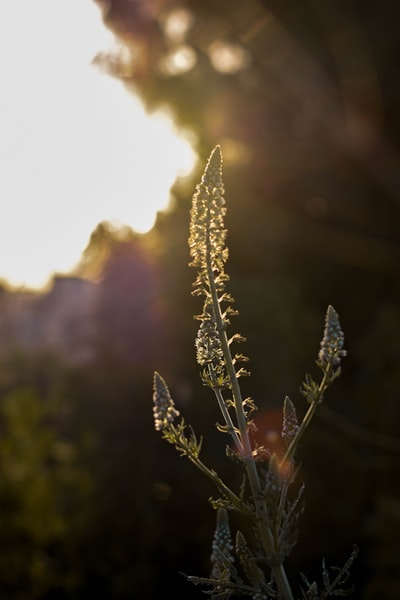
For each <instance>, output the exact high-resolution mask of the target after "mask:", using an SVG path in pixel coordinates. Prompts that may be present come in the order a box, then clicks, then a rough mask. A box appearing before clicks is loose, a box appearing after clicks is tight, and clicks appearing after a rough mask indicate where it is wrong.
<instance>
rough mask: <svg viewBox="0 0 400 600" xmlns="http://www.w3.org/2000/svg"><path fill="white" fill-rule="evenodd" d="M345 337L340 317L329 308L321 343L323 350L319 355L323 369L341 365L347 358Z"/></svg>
mask: <svg viewBox="0 0 400 600" xmlns="http://www.w3.org/2000/svg"><path fill="white" fill-rule="evenodd" d="M343 345H344V335H343V331H342V329H341V327H340V323H339V317H338V314H337V312H336V311H335V309H334V308H333V306H330V305H329V306H328V309H327V311H326V316H325V329H324V336H323V338H322V341H321V349H320V351H319V354H318V360H319V362H320V363H321V365H322V367H326V366H327V365H328V364H332V365H334V366H337V365H339V363H340V359H341V358H342V357H344V356H346V354H347V352H346V350H344V349H343Z"/></svg>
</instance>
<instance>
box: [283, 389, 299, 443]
mask: <svg viewBox="0 0 400 600" xmlns="http://www.w3.org/2000/svg"><path fill="white" fill-rule="evenodd" d="M298 428H299V423H298V421H297V415H296V408H295V406H294V404H293V402H292V401H291V399H290V398H289V396H286V398H285V400H284V402H283V424H282V439H283V441H284V443H285V446H286V448H289V446H290V444H291V442H292V440H293V438H294V437H295V435H296V433H297V430H298Z"/></svg>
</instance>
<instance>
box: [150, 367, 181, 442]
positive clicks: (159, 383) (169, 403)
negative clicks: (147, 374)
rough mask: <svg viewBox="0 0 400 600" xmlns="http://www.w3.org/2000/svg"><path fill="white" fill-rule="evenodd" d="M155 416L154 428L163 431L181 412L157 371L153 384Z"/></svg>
mask: <svg viewBox="0 0 400 600" xmlns="http://www.w3.org/2000/svg"><path fill="white" fill-rule="evenodd" d="M153 415H154V427H155V429H156V430H157V431H163V430H164V429H166V428H167V427H168V425H169V424H170V423H173V422H174V420H175V419H176V417H179V411H178V410H177V409H176V408H175V405H174V401H173V400H172V398H171V394H170V393H169V390H168V387H167V384H166V383H165V381H164V379H163V378H162V377H161V375H160V374H159V373H157V371H156V372H155V373H154V382H153Z"/></svg>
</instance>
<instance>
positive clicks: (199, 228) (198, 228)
mask: <svg viewBox="0 0 400 600" xmlns="http://www.w3.org/2000/svg"><path fill="white" fill-rule="evenodd" d="M223 194H224V184H223V181H222V155H221V149H220V147H219V146H216V147H215V148H214V150H213V151H212V153H211V155H210V158H209V159H208V162H207V165H206V168H205V170H204V173H203V176H202V178H201V182H200V183H199V184H198V185H197V186H196V192H195V194H194V195H193V201H192V208H191V211H190V234H189V248H190V256H191V258H192V262H191V266H193V267H198V268H199V269H200V270H201V271H204V274H205V277H202V276H200V277H199V280H198V282H199V283H203V284H204V283H205V281H206V280H207V279H208V274H207V266H210V267H211V269H212V271H213V273H215V272H217V273H222V272H223V269H224V264H225V262H226V260H227V258H228V250H227V248H226V245H225V241H226V233H227V232H226V229H225V227H224V216H225V214H226V208H225V200H224V198H223Z"/></svg>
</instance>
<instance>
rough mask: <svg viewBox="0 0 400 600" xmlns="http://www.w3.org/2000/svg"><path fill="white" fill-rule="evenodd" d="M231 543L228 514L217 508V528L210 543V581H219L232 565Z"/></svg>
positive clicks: (224, 510) (223, 509)
mask: <svg viewBox="0 0 400 600" xmlns="http://www.w3.org/2000/svg"><path fill="white" fill-rule="evenodd" d="M232 550H233V543H232V537H231V531H230V529H229V521H228V512H227V510H226V509H225V508H219V509H218V512H217V526H216V528H215V533H214V538H213V542H212V554H211V562H212V565H213V566H212V571H211V578H212V579H220V578H221V577H223V576H224V575H225V576H226V574H227V572H228V573H229V565H230V564H233V560H234V559H233V556H232Z"/></svg>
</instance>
